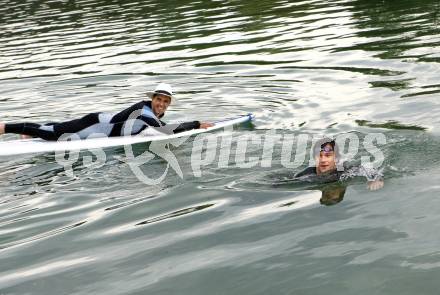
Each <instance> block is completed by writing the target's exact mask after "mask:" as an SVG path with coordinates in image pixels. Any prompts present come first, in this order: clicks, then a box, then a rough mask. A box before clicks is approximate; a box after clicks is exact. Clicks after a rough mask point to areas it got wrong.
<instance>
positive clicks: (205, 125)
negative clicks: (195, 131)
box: [199, 122, 214, 129]
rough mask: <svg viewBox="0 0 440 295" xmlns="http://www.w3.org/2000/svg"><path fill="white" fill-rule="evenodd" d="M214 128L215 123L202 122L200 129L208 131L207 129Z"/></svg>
mask: <svg viewBox="0 0 440 295" xmlns="http://www.w3.org/2000/svg"><path fill="white" fill-rule="evenodd" d="M212 126H214V124H213V123H208V122H200V127H199V128H200V129H202V128H203V129H207V128H209V127H212Z"/></svg>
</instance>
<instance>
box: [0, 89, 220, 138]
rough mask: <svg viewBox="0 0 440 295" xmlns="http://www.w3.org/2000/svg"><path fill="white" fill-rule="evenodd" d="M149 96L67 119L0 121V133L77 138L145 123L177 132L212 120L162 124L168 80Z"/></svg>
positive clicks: (136, 129)
mask: <svg viewBox="0 0 440 295" xmlns="http://www.w3.org/2000/svg"><path fill="white" fill-rule="evenodd" d="M147 96H148V97H149V98H150V99H151V100H148V101H145V100H142V101H140V102H138V103H136V104H134V105H132V106H130V107H129V108H127V109H125V110H123V111H121V112H119V113H117V114H110V113H102V112H98V113H91V114H88V115H85V116H83V117H82V118H80V119H75V120H71V121H67V122H57V123H47V124H37V123H28V122H26V123H0V135H1V134H4V133H15V134H20V135H21V138H29V137H40V138H42V139H45V140H58V139H59V138H60V137H61V136H62V135H63V134H75V135H76V137H77V138H78V139H85V138H88V137H89V136H91V135H99V136H101V137H104V136H109V137H112V136H123V135H135V134H139V133H140V132H141V131H143V130H144V129H146V128H148V127H153V128H155V129H156V130H158V131H160V132H163V133H167V134H170V133H179V132H182V131H187V130H191V129H199V128H208V127H212V126H214V124H212V123H206V122H199V121H192V122H185V123H181V124H169V125H166V124H165V123H164V122H162V121H161V120H160V119H161V118H162V117H163V116H164V115H165V111H166V110H167V108H168V106H169V105H170V104H171V101H172V99H173V97H174V94H173V90H172V88H171V86H170V85H169V84H165V83H160V84H159V85H157V87H156V89H155V90H154V91H150V92H148V93H147ZM136 111H137V112H138V114H137V115H136V117H135V120H134V121H133V125H132V128H131V130H130V134H126V132H125V128H124V124H125V123H126V122H127V121H128V120H129V119H133V118H130V115H131V114H133V113H134V112H136Z"/></svg>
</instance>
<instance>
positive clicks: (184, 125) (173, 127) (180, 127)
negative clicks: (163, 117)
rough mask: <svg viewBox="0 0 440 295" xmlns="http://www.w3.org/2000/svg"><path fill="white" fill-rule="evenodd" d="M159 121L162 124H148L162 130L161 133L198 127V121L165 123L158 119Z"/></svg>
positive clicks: (178, 131)
mask: <svg viewBox="0 0 440 295" xmlns="http://www.w3.org/2000/svg"><path fill="white" fill-rule="evenodd" d="M160 122H161V123H162V124H163V125H162V126H156V125H150V126H152V127H154V129H155V130H157V131H159V132H162V133H165V134H173V133H180V132H183V131H188V130H192V129H199V128H200V122H199V121H192V122H184V123H180V124H165V123H163V122H162V121H160ZM156 123H157V122H156ZM147 124H148V123H147Z"/></svg>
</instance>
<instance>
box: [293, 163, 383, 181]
mask: <svg viewBox="0 0 440 295" xmlns="http://www.w3.org/2000/svg"><path fill="white" fill-rule="evenodd" d="M343 167H344V169H343V170H342V171H338V170H334V171H330V172H327V173H323V174H320V175H318V174H317V173H316V167H307V168H306V169H304V170H303V171H301V172H299V173H297V174H295V178H297V179H299V180H305V181H310V182H316V181H318V182H333V181H338V180H347V179H350V178H353V177H357V176H363V177H366V178H367V180H369V181H371V180H377V179H382V178H383V174H382V172H381V171H378V170H376V169H373V168H366V167H364V166H362V165H359V166H349V165H347V164H345V163H344V165H343Z"/></svg>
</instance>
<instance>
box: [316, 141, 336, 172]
mask: <svg viewBox="0 0 440 295" xmlns="http://www.w3.org/2000/svg"><path fill="white" fill-rule="evenodd" d="M313 156H314V157H315V163H316V174H318V175H320V174H324V173H329V172H333V171H336V163H337V161H338V158H339V149H338V146H337V145H336V142H335V140H334V139H331V138H323V139H321V140H320V141H318V142H317V143H316V144H315V146H314V147H313Z"/></svg>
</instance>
